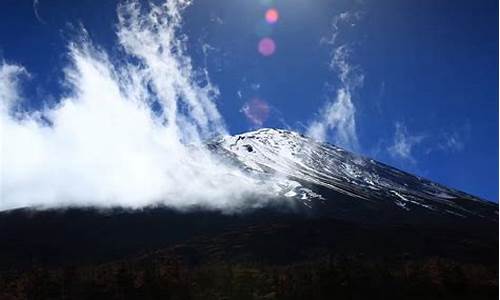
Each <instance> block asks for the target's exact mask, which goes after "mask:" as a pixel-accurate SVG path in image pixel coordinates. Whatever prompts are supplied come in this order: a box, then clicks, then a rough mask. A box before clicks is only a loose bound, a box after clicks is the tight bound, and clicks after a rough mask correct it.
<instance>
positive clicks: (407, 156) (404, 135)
mask: <svg viewBox="0 0 500 300" xmlns="http://www.w3.org/2000/svg"><path fill="white" fill-rule="evenodd" d="M395 127H396V130H395V133H394V139H393V142H392V144H391V145H390V146H389V147H388V149H387V150H388V151H389V154H391V156H392V157H394V158H398V159H402V160H404V161H408V162H410V163H412V164H415V163H416V159H415V157H414V155H413V151H414V148H415V146H417V145H419V144H420V143H421V142H422V141H423V139H424V136H423V135H411V134H410V133H409V132H408V129H407V128H406V126H405V125H404V124H402V123H399V122H397V123H396V124H395Z"/></svg>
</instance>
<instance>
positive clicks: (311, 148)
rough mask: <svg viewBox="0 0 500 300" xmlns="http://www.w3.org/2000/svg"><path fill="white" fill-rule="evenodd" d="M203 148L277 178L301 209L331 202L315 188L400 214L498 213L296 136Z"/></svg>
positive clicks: (233, 140)
mask: <svg viewBox="0 0 500 300" xmlns="http://www.w3.org/2000/svg"><path fill="white" fill-rule="evenodd" d="M209 147H210V148H211V149H212V150H213V151H214V152H216V153H218V154H219V155H221V156H223V157H225V158H226V159H230V160H232V161H233V162H234V163H236V164H238V165H239V166H240V167H242V168H243V169H245V170H246V171H248V172H250V173H252V174H254V175H256V176H264V177H265V176H267V177H268V178H273V180H277V182H278V183H277V184H278V185H281V186H282V187H283V188H284V189H283V192H282V195H283V196H285V197H291V198H296V199H297V200H302V201H303V203H304V205H306V206H310V201H311V200H312V199H314V200H321V201H325V200H326V201H335V199H325V197H326V195H321V194H320V193H318V192H317V191H314V190H312V189H311V188H310V187H309V186H321V187H324V188H327V189H330V190H334V191H336V192H339V193H341V194H344V195H348V196H351V197H353V198H355V199H358V200H360V201H370V202H377V201H378V202H384V203H386V202H387V201H389V202H391V203H392V204H393V205H394V207H396V208H399V209H401V210H402V211H404V212H409V211H411V210H413V209H416V208H419V209H426V210H432V211H434V212H437V213H445V214H448V215H454V216H459V217H467V216H477V217H481V218H483V217H485V216H484V215H483V213H484V212H486V213H487V214H488V215H490V213H491V212H492V211H493V210H495V212H494V213H493V214H495V213H496V214H498V210H497V207H496V205H494V204H492V203H489V202H486V201H483V200H481V199H479V198H477V197H474V196H471V195H468V194H466V193H463V192H460V191H457V190H454V189H451V188H447V187H445V186H442V185H440V184H436V183H433V182H431V181H429V180H426V179H423V178H420V177H418V176H414V175H411V174H408V173H406V172H403V171H400V170H398V169H395V168H393V167H390V166H387V165H385V164H382V163H379V162H376V161H374V160H373V159H369V158H366V157H362V156H359V155H356V154H353V153H350V152H348V151H346V150H344V149H342V148H339V147H336V146H333V145H330V144H327V143H319V142H317V141H315V140H313V139H311V138H308V137H305V136H303V135H301V134H298V133H296V132H291V131H286V130H279V129H260V130H257V131H252V132H247V133H243V134H239V135H235V136H225V137H222V138H220V139H219V140H217V141H215V142H213V143H210V144H209ZM488 217H490V216H488Z"/></svg>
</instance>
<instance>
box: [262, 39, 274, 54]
mask: <svg viewBox="0 0 500 300" xmlns="http://www.w3.org/2000/svg"><path fill="white" fill-rule="evenodd" d="M258 50H259V53H260V54H262V55H264V56H270V55H273V53H274V51H276V44H275V43H274V41H273V40H272V39H270V38H263V39H262V40H260V41H259V47H258Z"/></svg>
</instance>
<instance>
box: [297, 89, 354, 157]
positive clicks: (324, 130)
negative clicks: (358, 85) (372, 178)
mask: <svg viewBox="0 0 500 300" xmlns="http://www.w3.org/2000/svg"><path fill="white" fill-rule="evenodd" d="M355 113H356V108H355V107H354V104H353V103H352V101H351V94H350V92H349V90H346V89H343V88H341V89H339V90H338V91H337V96H336V98H335V100H334V101H330V102H327V103H326V107H325V108H324V110H323V111H322V112H321V115H320V116H319V118H318V119H316V120H314V121H313V122H312V123H311V124H310V125H309V128H308V129H307V134H308V135H309V136H311V137H313V138H315V139H317V140H320V141H323V140H325V139H326V137H327V136H328V135H330V136H332V139H333V142H334V143H335V144H337V145H340V146H344V147H346V148H349V149H351V150H355V149H357V148H358V137H357V135H356V119H355Z"/></svg>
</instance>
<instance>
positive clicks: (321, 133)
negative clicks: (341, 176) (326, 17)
mask: <svg viewBox="0 0 500 300" xmlns="http://www.w3.org/2000/svg"><path fill="white" fill-rule="evenodd" d="M360 17H361V14H360V13H352V12H344V13H341V14H339V15H337V16H336V17H335V18H334V21H333V23H332V29H333V33H332V36H331V37H330V38H328V39H323V40H322V42H323V43H326V44H328V45H331V46H333V47H334V48H333V51H332V54H331V61H330V68H331V69H332V70H333V71H334V72H336V74H337V78H338V80H339V87H338V88H337V91H336V94H335V95H334V96H332V97H331V98H330V99H328V100H327V102H326V103H325V105H324V106H323V108H322V109H321V110H320V112H319V113H318V115H317V117H316V119H314V120H313V121H311V122H310V124H309V126H308V128H307V134H308V135H310V136H312V137H313V138H315V139H317V140H320V141H324V140H327V139H329V140H331V141H332V142H333V143H335V144H337V145H340V146H343V147H345V148H348V149H350V150H357V149H358V148H359V140H358V136H357V132H356V107H355V105H354V103H353V101H352V98H353V96H352V95H353V93H354V92H355V91H356V89H358V88H360V87H361V86H362V85H363V81H364V74H363V72H362V70H361V68H360V67H359V66H356V65H353V64H352V63H351V51H352V48H351V46H350V45H349V44H340V43H339V42H338V37H339V33H340V30H341V27H342V26H354V25H355V24H356V22H357V21H358V20H359V19H360Z"/></svg>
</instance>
